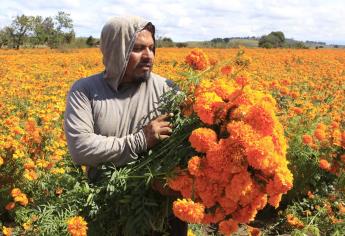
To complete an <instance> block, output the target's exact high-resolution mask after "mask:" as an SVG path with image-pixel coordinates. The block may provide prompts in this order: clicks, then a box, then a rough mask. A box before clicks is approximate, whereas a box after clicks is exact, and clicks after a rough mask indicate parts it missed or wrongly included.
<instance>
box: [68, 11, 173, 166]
mask: <svg viewBox="0 0 345 236" xmlns="http://www.w3.org/2000/svg"><path fill="white" fill-rule="evenodd" d="M147 24H151V23H149V22H147V21H144V20H143V19H141V18H138V17H127V18H112V19H111V20H109V21H108V22H107V23H106V25H105V26H104V27H103V30H102V34H101V51H102V54H103V64H104V66H105V71H104V72H102V73H100V74H96V75H93V76H90V77H88V78H84V79H80V80H78V81H76V82H75V83H74V84H73V86H72V88H71V89H70V91H69V93H68V95H67V102H66V104H67V105H66V111H65V117H64V127H65V134H66V138H67V144H68V149H69V151H70V154H71V156H72V158H73V160H74V162H75V163H77V164H80V165H87V166H90V167H95V166H98V165H99V164H101V163H105V162H113V163H114V164H115V165H116V166H121V165H124V164H126V163H129V162H131V161H134V160H136V159H137V158H138V154H140V153H142V152H145V151H146V149H147V145H146V139H145V135H144V132H143V130H142V127H143V126H144V125H146V124H147V123H148V122H149V121H150V120H151V119H153V118H155V117H156V116H158V115H160V112H159V111H158V110H157V107H158V105H159V101H160V97H161V95H162V94H163V93H165V92H167V91H168V90H169V89H170V86H171V83H170V82H169V81H168V80H166V79H164V78H162V77H160V76H158V75H155V74H153V73H151V77H150V78H149V79H148V80H147V81H145V82H142V83H137V84H136V83H131V84H124V85H123V86H122V85H121V87H120V88H119V84H120V82H121V79H122V78H123V75H124V72H125V69H126V66H127V63H128V59H129V54H130V52H131V51H132V48H133V45H134V42H135V39H136V34H137V33H138V32H139V31H141V30H142V29H143V28H144V27H145V26H146V25H147ZM153 33H154V32H153ZM153 37H154V35H153ZM114 45H115V46H114Z"/></svg>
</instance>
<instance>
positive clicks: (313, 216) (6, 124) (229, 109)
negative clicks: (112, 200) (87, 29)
mask: <svg viewBox="0 0 345 236" xmlns="http://www.w3.org/2000/svg"><path fill="white" fill-rule="evenodd" d="M191 51H192V49H188V48H183V49H177V48H171V49H166V48H163V49H161V48H158V49H157V51H156V59H155V65H154V72H155V73H157V74H160V75H161V76H163V77H166V78H169V79H171V80H173V81H175V82H176V84H178V85H180V87H181V89H185V90H186V91H190V93H192V94H193V97H192V98H191V97H188V96H187V98H191V100H193V101H191V100H188V99H186V101H185V103H184V105H183V106H184V107H183V109H182V111H183V114H184V115H186V116H190V115H191V113H193V112H194V113H195V114H197V116H198V117H199V118H200V121H201V122H202V123H203V124H204V125H203V126H202V127H199V128H198V129H195V130H194V131H193V132H192V135H191V136H190V137H189V141H190V143H191V145H192V147H193V148H194V149H195V154H196V155H194V156H193V157H192V156H190V157H189V158H191V159H190V160H189V161H188V167H186V166H185V167H186V169H184V170H183V171H177V173H178V174H177V176H175V177H174V178H171V179H169V180H168V183H169V186H170V187H171V188H172V189H174V190H175V191H179V192H181V195H182V196H183V197H184V199H180V200H178V201H176V202H175V203H174V212H175V215H177V217H179V218H181V219H182V220H185V221H187V222H189V223H193V224H191V227H190V228H191V229H192V230H193V231H194V234H195V235H198V234H200V235H202V234H203V232H204V231H205V229H204V228H203V227H199V225H198V224H199V223H203V224H208V225H209V224H213V226H215V227H217V228H219V233H222V234H225V235H229V234H231V233H236V230H237V228H238V225H241V226H243V227H242V228H241V230H243V229H245V230H247V232H248V233H247V234H248V235H259V230H260V231H261V233H262V234H271V235H277V234H281V233H291V234H292V235H303V233H305V234H308V235H337V233H341V232H344V231H345V196H344V194H345V50H340V49H339V50H331V49H329V50H328V49H322V50H320V49H319V50H313V49H308V50H293V49H271V50H265V49H244V48H240V49H203V52H201V51H198V50H194V51H193V52H191ZM199 52H201V53H199ZM210 68H212V69H210ZM102 70H103V64H102V57H101V53H100V51H99V49H75V50H70V51H59V50H50V49H25V50H0V85H1V89H0V116H1V119H0V227H1V230H2V234H3V235H40V234H44V235H56V234H55V233H54V232H64V234H61V235H66V234H70V235H86V232H87V230H88V223H87V219H85V218H83V217H81V216H80V215H83V214H81V213H82V211H83V210H82V209H80V206H81V205H83V204H84V202H82V200H83V199H84V196H85V194H87V193H89V191H90V190H89V188H88V186H87V185H84V184H82V183H81V182H79V180H80V179H83V178H85V175H84V168H79V167H76V166H74V165H73V164H72V163H71V160H70V156H69V154H68V150H67V145H66V141H65V137H64V131H63V113H64V109H65V98H66V94H67V92H68V90H69V88H70V86H71V85H72V83H73V82H74V81H75V80H77V79H79V78H82V77H86V76H89V75H92V74H95V73H98V72H100V71H102ZM187 75H188V76H187ZM193 76H194V77H197V78H198V81H197V84H194V85H191V84H189V83H187V82H186V81H185V80H186V78H187V77H193ZM242 98H243V99H242ZM241 99H242V100H241ZM189 102H190V103H193V105H191V104H189ZM221 111H223V112H221ZM225 111H226V112H225ZM230 113H231V118H232V119H231V120H230V119H229V114H230ZM232 115H233V116H232ZM225 120H226V122H225ZM225 133H226V135H225ZM229 134H231V136H229ZM217 137H218V138H217ZM229 146H231V147H232V148H228V147H229ZM268 150H269V151H268ZM266 152H267V153H269V154H267V155H266V154H263V153H266ZM224 153H225V154H224ZM229 153H230V154H229ZM227 155H228V156H231V158H232V159H231V161H228V162H227V164H228V165H229V166H222V165H223V164H224V163H225V162H226V161H225V159H226V158H228V156H227ZM219 156H222V157H223V158H225V159H224V160H220V158H219ZM234 156H236V157H234ZM260 158H262V159H260ZM210 160H212V161H210ZM243 160H245V161H243ZM217 161H220V164H219V163H217ZM244 162H245V163H244ZM211 163H212V164H211ZM218 164H219V165H218ZM200 166H203V170H202V171H200ZM217 170H221V172H222V173H223V175H222V176H221V177H220V173H219V175H218V174H217V173H218V172H217ZM201 172H202V173H201ZM216 175H218V176H216ZM181 179H182V180H181ZM209 179H211V180H212V181H211V182H207V181H209ZM258 179H260V180H259V181H258ZM227 181H228V182H227ZM181 182H182V183H181ZM259 182H260V184H258V183H259ZM188 183H190V184H188ZM205 184H206V185H208V187H210V186H211V185H212V184H213V185H212V188H211V187H210V188H206V186H204V185H205ZM194 185H195V189H194ZM217 191H218V192H217ZM210 192H212V193H214V195H213V196H210V194H208V193H210ZM191 193H193V194H191ZM234 193H238V194H234ZM191 198H192V199H193V198H194V199H193V200H195V202H193V201H192V200H191ZM89 200H90V199H88V201H89ZM266 203H268V204H266ZM189 205H192V206H191V208H189ZM266 205H267V206H266ZM57 206H59V208H61V207H62V208H63V211H60V209H57V208H58V207H57ZM195 206H196V207H195ZM265 206H266V207H265ZM193 207H194V209H193ZM205 208H208V210H209V211H210V212H212V211H213V212H212V213H213V214H204V211H205ZM260 210H261V213H259V211H260ZM210 212H206V213H210ZM191 213H192V214H191ZM267 215H268V216H267ZM267 219H269V220H267ZM272 221H274V222H272ZM0 232H1V231H0ZM190 233H191V232H190ZM191 234H192V233H191ZM339 235H340V234H339Z"/></svg>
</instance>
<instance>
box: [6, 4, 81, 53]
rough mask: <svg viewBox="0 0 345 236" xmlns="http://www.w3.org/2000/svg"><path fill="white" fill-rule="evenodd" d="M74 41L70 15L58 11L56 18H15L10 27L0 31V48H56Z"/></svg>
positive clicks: (23, 16)
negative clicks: (25, 46) (24, 46)
mask: <svg viewBox="0 0 345 236" xmlns="http://www.w3.org/2000/svg"><path fill="white" fill-rule="evenodd" d="M74 39H75V32H74V29H73V21H72V19H71V16H70V14H68V13H65V12H63V11H59V12H58V13H57V15H56V16H53V17H51V16H48V17H45V18H43V17H42V16H26V15H21V16H16V17H15V18H14V19H13V21H12V23H11V25H9V26H5V27H4V28H2V29H0V48H1V47H7V48H15V49H19V48H20V47H21V46H23V45H27V46H30V47H37V46H48V47H50V48H57V47H59V46H61V45H63V44H69V43H71V42H72V41H73V40H74Z"/></svg>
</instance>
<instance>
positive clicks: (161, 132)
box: [143, 114, 172, 148]
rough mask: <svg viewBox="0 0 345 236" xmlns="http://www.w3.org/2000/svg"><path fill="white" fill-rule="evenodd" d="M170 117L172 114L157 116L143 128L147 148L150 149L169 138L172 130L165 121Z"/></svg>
mask: <svg viewBox="0 0 345 236" xmlns="http://www.w3.org/2000/svg"><path fill="white" fill-rule="evenodd" d="M171 116H172V114H165V115H161V116H158V117H157V118H155V119H154V120H151V121H150V123H148V124H147V125H146V126H145V127H144V129H143V130H144V134H145V137H146V143H147V148H152V147H153V146H155V145H156V144H157V143H158V142H159V141H161V140H164V139H166V138H169V137H170V135H171V133H172V129H171V126H170V123H169V122H168V121H166V119H167V118H169V117H171Z"/></svg>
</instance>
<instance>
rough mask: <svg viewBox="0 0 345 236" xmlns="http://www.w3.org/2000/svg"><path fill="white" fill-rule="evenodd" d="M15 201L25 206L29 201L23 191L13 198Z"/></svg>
mask: <svg viewBox="0 0 345 236" xmlns="http://www.w3.org/2000/svg"><path fill="white" fill-rule="evenodd" d="M14 201H15V202H18V203H19V204H20V205H22V206H26V205H27V204H28V203H29V200H28V198H27V197H26V194H25V193H21V194H19V195H18V196H16V197H15V198H14Z"/></svg>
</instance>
